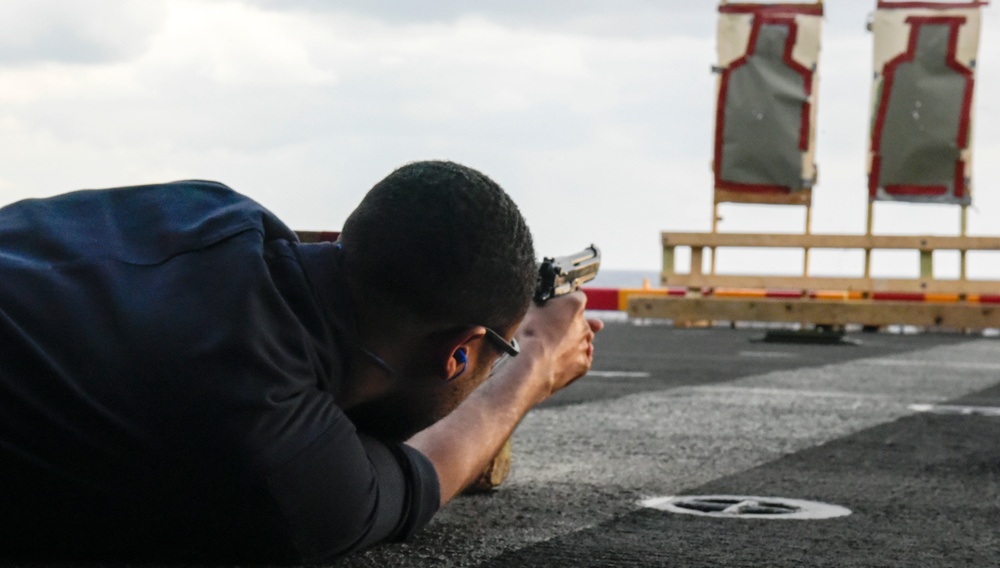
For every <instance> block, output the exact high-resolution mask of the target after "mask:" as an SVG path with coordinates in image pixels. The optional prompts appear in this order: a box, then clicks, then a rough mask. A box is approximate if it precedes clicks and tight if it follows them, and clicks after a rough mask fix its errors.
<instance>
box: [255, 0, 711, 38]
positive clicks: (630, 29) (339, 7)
mask: <svg viewBox="0 0 1000 568" xmlns="http://www.w3.org/2000/svg"><path fill="white" fill-rule="evenodd" d="M247 1H248V2H250V3H252V4H253V5H255V6H259V7H261V8H265V9H267V10H275V11H305V12H311V13H314V14H354V15H358V16H362V17H366V18H371V19H375V20H379V21H384V22H388V23H391V24H414V23H435V22H436V23H450V22H455V21H457V20H459V19H461V18H465V17H469V16H478V17H481V18H484V19H488V20H490V21H492V22H496V23H498V24H501V25H504V26H510V27H516V28H525V27H527V28H542V29H547V30H559V31H571V32H574V33H581V34H587V35H614V36H623V35H628V36H631V37H637V36H644V37H650V36H652V37H662V36H664V35H691V34H698V30H699V28H700V27H701V26H700V24H701V23H706V22H707V23H711V22H712V21H713V11H712V10H711V9H706V6H704V5H703V4H701V3H699V2H691V1H690V0H665V1H664V0H620V1H617V2H607V1H606V0H548V1H545V2H538V1H537V0H507V1H505V2H469V1H468V0H436V1H434V2H413V1H410V0H340V1H338V2H327V1H324V0H247Z"/></svg>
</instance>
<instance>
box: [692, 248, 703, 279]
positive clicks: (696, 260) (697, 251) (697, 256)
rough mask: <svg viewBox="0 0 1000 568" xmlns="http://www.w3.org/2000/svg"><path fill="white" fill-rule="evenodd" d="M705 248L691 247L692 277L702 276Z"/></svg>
mask: <svg viewBox="0 0 1000 568" xmlns="http://www.w3.org/2000/svg"><path fill="white" fill-rule="evenodd" d="M703 250H704V247H691V276H701V259H702V251H703Z"/></svg>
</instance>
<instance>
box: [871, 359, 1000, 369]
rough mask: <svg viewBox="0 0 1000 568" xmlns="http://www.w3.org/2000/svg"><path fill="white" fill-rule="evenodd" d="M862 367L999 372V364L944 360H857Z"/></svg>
mask: <svg viewBox="0 0 1000 568" xmlns="http://www.w3.org/2000/svg"><path fill="white" fill-rule="evenodd" d="M858 362H859V363H862V364H864V365H874V366H878V367H936V368H939V369H968V370H970V371H1000V363H976V362H969V361H948V360H946V359H934V360H929V359H859V360H858Z"/></svg>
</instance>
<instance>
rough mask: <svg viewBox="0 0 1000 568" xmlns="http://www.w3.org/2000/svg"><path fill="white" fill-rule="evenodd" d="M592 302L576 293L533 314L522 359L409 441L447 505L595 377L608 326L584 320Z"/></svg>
mask: <svg viewBox="0 0 1000 568" xmlns="http://www.w3.org/2000/svg"><path fill="white" fill-rule="evenodd" d="M586 303H587V298H586V296H585V295H584V294H583V292H574V293H572V294H567V295H565V296H561V297H558V298H554V299H552V300H550V301H548V302H546V303H545V305H544V306H532V307H531V308H529V310H528V313H527V315H525V318H524V320H523V321H522V322H521V326H520V327H519V328H518V331H517V334H516V336H517V340H518V342H519V343H520V344H521V353H520V354H519V355H518V356H517V357H514V358H512V359H510V360H509V361H507V362H506V363H505V364H504V365H502V366H500V368H498V369H497V372H496V373H495V374H494V375H493V376H491V377H490V378H489V379H488V380H487V381H486V382H485V383H483V384H482V385H481V386H480V387H479V388H478V389H476V390H475V391H473V393H472V394H471V395H470V396H469V398H468V399H466V400H465V401H464V402H463V403H462V404H460V405H459V406H458V408H456V409H455V410H454V411H453V412H452V413H451V414H449V415H448V416H446V417H445V418H443V419H442V420H440V421H439V422H437V423H436V424H434V425H433V426H431V427H430V428H427V429H426V430H424V431H422V432H420V433H418V434H417V435H415V436H414V437H413V438H411V439H410V440H409V441H408V442H407V443H408V444H409V445H411V446H413V447H414V448H416V449H417V450H420V451H421V452H422V453H423V454H424V455H425V456H427V457H428V458H429V459H430V460H431V463H433V464H434V468H435V470H436V471H437V474H438V480H439V481H440V484H441V504H442V505H444V504H445V503H447V502H448V501H450V500H451V498H452V497H454V496H455V495H457V494H458V493H459V492H460V491H461V490H462V489H464V488H465V487H466V486H468V485H469V483H471V482H472V480H473V479H475V478H476V476H478V475H479V474H480V472H482V471H483V469H484V468H485V467H486V465H487V464H488V463H489V462H490V460H491V459H493V456H495V455H496V453H497V452H498V451H499V450H500V447H501V446H502V445H503V443H504V442H505V441H506V440H507V438H509V437H510V435H511V434H512V433H513V431H514V428H515V427H516V426H517V424H518V422H520V421H521V419H522V418H523V417H524V415H525V414H527V412H528V411H529V410H531V408H532V407H533V406H535V405H536V404H538V403H540V402H542V401H543V400H545V399H546V398H548V397H549V396H551V395H552V394H553V393H555V392H556V391H558V390H559V389H561V388H563V387H565V386H566V385H568V384H570V383H572V382H573V381H575V380H576V379H578V378H580V377H582V376H583V375H584V374H586V373H587V371H588V370H590V365H591V363H592V362H593V354H594V345H593V340H594V334H595V333H597V332H598V331H600V330H601V329H602V328H603V327H604V324H603V323H602V322H601V321H599V320H588V319H587V318H586V317H584V308H585V306H586Z"/></svg>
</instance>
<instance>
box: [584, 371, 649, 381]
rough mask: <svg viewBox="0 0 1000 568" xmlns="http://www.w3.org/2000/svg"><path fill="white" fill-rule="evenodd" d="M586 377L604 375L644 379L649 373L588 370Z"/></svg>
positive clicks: (615, 377)
mask: <svg viewBox="0 0 1000 568" xmlns="http://www.w3.org/2000/svg"><path fill="white" fill-rule="evenodd" d="M587 376H588V377H605V378H609V379H645V378H648V377H649V373H643V372H638V371H589V372H588V373H587Z"/></svg>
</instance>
